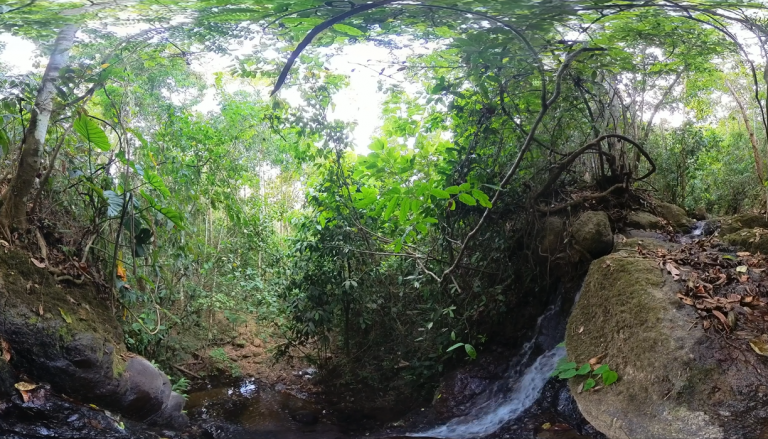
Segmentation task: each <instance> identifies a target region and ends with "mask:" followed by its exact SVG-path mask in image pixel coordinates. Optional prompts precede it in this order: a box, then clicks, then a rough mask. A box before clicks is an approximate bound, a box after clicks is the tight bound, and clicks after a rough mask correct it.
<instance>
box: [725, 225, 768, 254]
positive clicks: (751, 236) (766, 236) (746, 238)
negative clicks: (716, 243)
mask: <svg viewBox="0 0 768 439" xmlns="http://www.w3.org/2000/svg"><path fill="white" fill-rule="evenodd" d="M723 242H725V243H727V244H730V245H735V246H738V247H741V248H743V249H744V250H746V251H748V252H751V253H761V254H764V255H768V230H767V229H744V230H739V231H738V232H734V233H731V234H729V235H725V236H723Z"/></svg>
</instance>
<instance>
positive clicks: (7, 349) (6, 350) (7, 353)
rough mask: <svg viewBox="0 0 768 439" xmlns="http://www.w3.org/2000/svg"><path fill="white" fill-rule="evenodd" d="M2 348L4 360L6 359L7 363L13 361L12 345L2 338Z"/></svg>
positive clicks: (0, 346) (0, 343)
mask: <svg viewBox="0 0 768 439" xmlns="http://www.w3.org/2000/svg"><path fill="white" fill-rule="evenodd" d="M0 348H1V349H2V350H3V360H5V362H6V363H7V362H9V361H11V345H10V344H9V343H8V342H7V341H5V340H3V339H2V338H0Z"/></svg>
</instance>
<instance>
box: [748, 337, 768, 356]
mask: <svg viewBox="0 0 768 439" xmlns="http://www.w3.org/2000/svg"><path fill="white" fill-rule="evenodd" d="M749 346H750V347H751V348H752V350H753V351H755V352H757V353H758V354H760V355H763V356H766V357H768V335H766V334H763V335H761V336H759V337H756V338H753V339H752V340H750V341H749Z"/></svg>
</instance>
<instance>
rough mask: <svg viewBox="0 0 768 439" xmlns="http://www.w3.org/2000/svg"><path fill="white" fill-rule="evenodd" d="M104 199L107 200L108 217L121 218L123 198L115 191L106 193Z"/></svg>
mask: <svg viewBox="0 0 768 439" xmlns="http://www.w3.org/2000/svg"><path fill="white" fill-rule="evenodd" d="M104 198H106V200H107V216H109V217H110V218H113V217H116V216H119V215H120V212H122V210H123V196H122V195H118V194H117V192H115V191H104Z"/></svg>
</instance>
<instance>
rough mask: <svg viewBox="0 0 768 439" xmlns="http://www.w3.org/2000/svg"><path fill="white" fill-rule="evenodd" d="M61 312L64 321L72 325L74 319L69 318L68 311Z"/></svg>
mask: <svg viewBox="0 0 768 439" xmlns="http://www.w3.org/2000/svg"><path fill="white" fill-rule="evenodd" d="M59 312H60V313H61V317H62V318H64V321H65V322H67V323H72V317H70V316H69V315H68V314H67V313H66V311H64V310H63V309H61V308H59Z"/></svg>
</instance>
